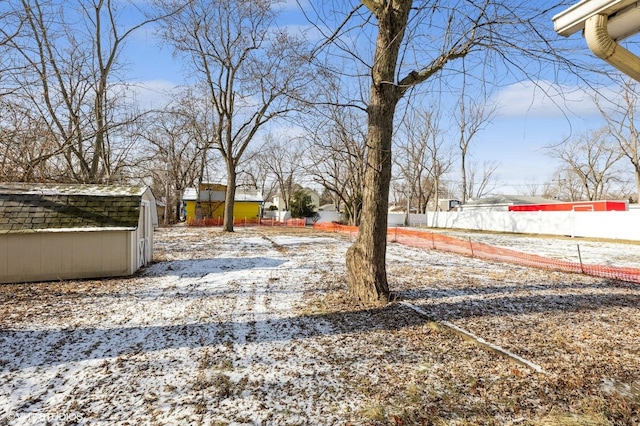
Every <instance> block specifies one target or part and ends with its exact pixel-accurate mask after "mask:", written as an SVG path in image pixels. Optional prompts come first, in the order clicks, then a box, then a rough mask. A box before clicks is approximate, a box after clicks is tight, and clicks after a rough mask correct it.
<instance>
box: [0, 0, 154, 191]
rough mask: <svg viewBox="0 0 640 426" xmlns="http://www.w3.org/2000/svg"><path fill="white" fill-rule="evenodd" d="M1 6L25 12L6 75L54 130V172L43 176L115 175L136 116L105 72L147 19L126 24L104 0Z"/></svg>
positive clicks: (85, 178)
mask: <svg viewBox="0 0 640 426" xmlns="http://www.w3.org/2000/svg"><path fill="white" fill-rule="evenodd" d="M5 7H9V8H10V10H12V11H13V13H19V14H21V15H22V16H24V24H22V26H21V28H20V29H19V32H18V33H17V34H16V35H15V36H14V37H12V38H11V40H10V42H9V43H8V46H9V48H10V51H11V59H12V61H13V67H14V69H17V70H18V72H13V73H11V76H12V79H13V82H12V85H13V87H15V88H16V90H15V93H14V95H15V96H17V97H19V99H20V100H21V102H20V103H22V104H27V103H28V104H29V106H30V108H31V110H32V111H33V112H32V115H33V117H35V118H38V119H39V121H40V123H41V125H46V126H47V127H48V132H49V133H50V134H51V135H52V136H53V138H52V139H53V140H54V141H55V144H56V149H55V157H56V158H57V159H58V164H57V166H58V168H59V169H60V172H61V173H60V174H58V175H53V176H51V177H50V179H53V180H65V181H68V180H70V181H75V182H91V183H108V182H112V181H114V180H117V179H120V178H121V176H122V172H123V168H125V167H126V166H127V160H128V157H129V153H130V152H131V150H132V149H133V140H132V139H131V138H129V137H128V134H131V131H132V129H130V128H129V127H130V126H131V125H132V123H134V121H135V117H136V114H135V111H134V110H133V109H128V108H127V107H126V101H125V97H124V96H123V94H124V91H126V86H125V85H124V84H122V83H118V84H116V83H113V82H112V81H113V80H112V78H111V77H112V76H113V75H114V74H115V73H117V71H118V69H119V66H120V65H121V64H120V63H119V62H118V59H119V54H120V52H121V50H122V46H123V44H124V43H125V41H126V40H127V39H128V38H129V37H131V35H132V34H133V33H134V32H135V31H136V30H138V29H139V28H141V27H142V26H144V25H146V24H148V23H150V22H152V21H153V19H146V18H141V19H140V21H139V22H138V23H136V24H133V25H131V26H128V27H125V26H124V25H123V24H122V22H121V21H120V19H119V16H118V12H117V11H116V9H117V8H116V5H114V4H113V3H112V1H111V0H92V1H91V2H84V1H77V2H73V3H65V7H64V8H63V7H61V4H60V3H59V2H57V1H56V0H9V2H8V5H5ZM140 16H142V13H141V12H140ZM50 158H53V156H52V157H50ZM63 165H64V167H62V166H63Z"/></svg>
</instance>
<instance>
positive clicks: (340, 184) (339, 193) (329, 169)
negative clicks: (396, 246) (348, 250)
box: [307, 105, 367, 225]
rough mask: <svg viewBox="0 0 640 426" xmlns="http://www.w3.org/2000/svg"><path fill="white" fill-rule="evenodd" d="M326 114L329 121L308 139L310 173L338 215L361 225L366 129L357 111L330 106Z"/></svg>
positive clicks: (320, 125)
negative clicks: (325, 192) (344, 213)
mask: <svg viewBox="0 0 640 426" xmlns="http://www.w3.org/2000/svg"><path fill="white" fill-rule="evenodd" d="M327 111H328V117H326V119H325V120H323V121H322V122H320V123H318V124H317V125H316V127H315V131H314V132H313V133H309V135H308V136H307V137H308V138H309V143H310V144H309V145H310V146H309V149H308V150H307V152H308V156H309V161H308V163H309V165H310V166H309V167H308V168H307V173H308V174H309V175H310V176H312V177H313V179H314V180H315V181H316V182H317V183H319V184H320V185H322V187H323V188H325V189H326V190H327V191H329V192H330V193H331V194H332V198H333V200H334V205H335V207H336V209H337V210H338V211H340V210H341V208H344V210H345V212H346V216H347V219H348V221H349V224H351V225H358V224H359V223H360V215H361V211H362V190H363V184H364V174H365V167H366V163H365V158H366V151H367V147H366V144H365V141H366V129H365V128H364V126H362V125H361V123H362V121H361V120H360V116H359V115H358V113H357V109H353V108H349V107H340V106H337V105H331V106H330V107H329V108H328V110H327Z"/></svg>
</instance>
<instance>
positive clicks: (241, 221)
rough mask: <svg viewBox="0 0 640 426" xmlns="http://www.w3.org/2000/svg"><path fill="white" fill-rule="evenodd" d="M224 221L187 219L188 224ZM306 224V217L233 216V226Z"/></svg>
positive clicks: (209, 218)
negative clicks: (281, 218) (282, 218)
mask: <svg viewBox="0 0 640 426" xmlns="http://www.w3.org/2000/svg"><path fill="white" fill-rule="evenodd" d="M223 223H224V220H223V218H221V217H207V218H204V219H197V220H196V219H190V220H188V221H187V226H222V224H223ZM305 225H306V220H305V219H287V220H284V221H282V222H281V221H278V220H275V219H258V218H257V217H248V218H233V226H292V227H298V228H299V227H304V226H305Z"/></svg>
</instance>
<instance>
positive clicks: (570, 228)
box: [389, 209, 640, 241]
mask: <svg viewBox="0 0 640 426" xmlns="http://www.w3.org/2000/svg"><path fill="white" fill-rule="evenodd" d="M390 216H391V215H390ZM403 223H404V215H402V221H400V222H399V223H398V221H397V220H394V221H393V222H392V221H391V220H390V221H389V226H399V225H401V224H403ZM409 225H410V226H418V227H433V228H451V229H475V230H482V231H497V232H515V233H524V234H548V235H567V236H572V237H593V238H613V239H625V240H634V241H640V210H639V209H631V210H629V211H624V212H619V211H613V212H573V211H571V212H544V211H537V212H505V211H491V210H484V211H483V210H479V209H478V210H468V211H461V212H446V213H445V212H430V213H427V214H422V215H417V214H412V215H409Z"/></svg>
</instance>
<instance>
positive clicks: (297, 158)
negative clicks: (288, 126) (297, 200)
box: [257, 133, 304, 211]
mask: <svg viewBox="0 0 640 426" xmlns="http://www.w3.org/2000/svg"><path fill="white" fill-rule="evenodd" d="M257 162H258V164H259V165H260V168H261V169H266V170H269V171H270V174H271V176H272V178H273V179H274V180H275V183H276V187H277V189H278V192H279V194H280V197H281V199H282V201H283V203H284V209H285V210H287V211H288V210H289V209H290V202H291V197H292V196H293V191H294V189H295V188H294V186H295V184H296V175H298V174H299V173H300V172H302V171H303V170H304V166H303V163H302V162H303V146H302V143H301V142H300V141H296V140H284V139H283V138H282V137H279V136H275V135H273V134H271V133H270V134H268V135H267V136H266V137H265V142H264V144H263V145H262V146H261V148H260V154H259V156H258V158H257Z"/></svg>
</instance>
